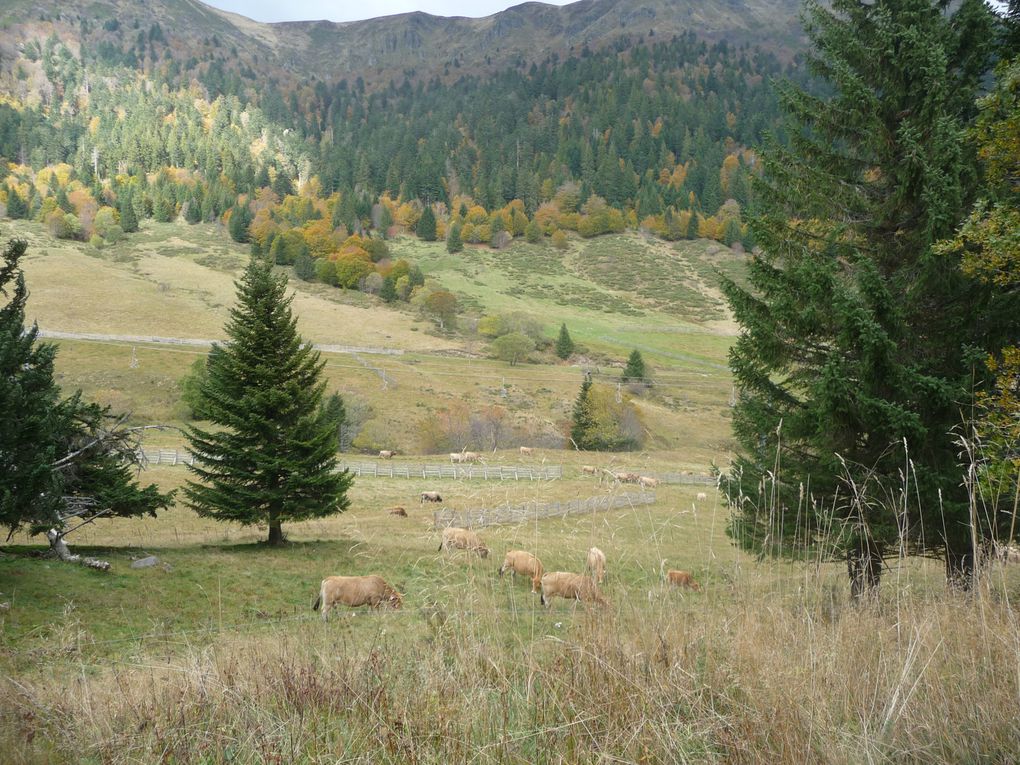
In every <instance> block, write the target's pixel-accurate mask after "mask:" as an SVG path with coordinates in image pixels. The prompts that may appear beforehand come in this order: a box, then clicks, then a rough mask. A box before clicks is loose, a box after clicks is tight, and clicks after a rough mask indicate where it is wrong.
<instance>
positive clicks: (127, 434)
mask: <svg viewBox="0 0 1020 765" xmlns="http://www.w3.org/2000/svg"><path fill="white" fill-rule="evenodd" d="M26 250H27V245H26V244H25V242H23V241H18V240H15V241H12V242H9V243H8V245H7V246H6V248H5V249H4V251H3V254H2V256H0V296H2V297H4V298H8V299H7V302H6V303H5V304H3V305H2V307H0V412H2V413H3V414H2V416H0V526H4V527H6V528H7V529H8V530H9V531H10V532H12V533H13V532H14V531H17V530H18V529H19V528H22V527H24V526H27V527H29V528H30V529H31V530H32V531H42V530H45V529H48V528H51V527H52V528H55V529H56V530H57V531H58V533H59V532H62V531H63V523H64V520H65V519H66V518H69V517H71V516H72V515H73V516H74V517H75V518H76V519H77V520H78V521H79V522H81V521H87V520H89V519H93V518H96V517H99V516H100V515H103V516H138V515H144V514H151V515H155V513H156V510H159V509H162V508H166V507H167V506H168V505H169V503H170V501H171V498H172V493H171V494H162V493H161V492H159V491H158V490H157V489H156V488H155V487H154V486H148V487H146V488H141V487H139V486H138V484H137V483H136V482H135V480H134V478H133V475H132V472H131V467H132V466H133V465H134V463H135V462H136V461H137V456H136V455H137V444H136V443H135V442H134V440H133V438H132V433H131V431H129V430H127V429H125V428H123V427H122V425H121V423H122V422H123V419H124V418H123V417H113V416H112V415H111V413H110V411H109V409H108V408H104V407H100V406H98V405H97V404H93V403H89V402H87V401H85V400H84V399H83V398H82V396H81V394H80V393H75V394H73V395H71V396H69V397H67V398H63V397H62V395H61V392H60V389H59V387H58V386H57V384H56V382H55V380H54V359H55V357H56V353H57V347H56V346H55V345H52V344H48V343H38V342H37V340H38V334H39V330H38V328H37V327H35V326H32V327H30V328H28V329H26V328H25V303H26V301H27V298H28V290H27V288H26V287H25V279H24V276H23V274H22V271H21V267H20V265H19V261H20V259H21V258H22V257H23V256H24V254H25V252H26Z"/></svg>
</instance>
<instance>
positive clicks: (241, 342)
mask: <svg viewBox="0 0 1020 765" xmlns="http://www.w3.org/2000/svg"><path fill="white" fill-rule="evenodd" d="M291 300H292V298H291V297H287V295H286V279H285V278H284V277H282V276H276V275H274V273H273V270H272V265H271V264H270V263H269V262H268V261H265V260H256V259H252V261H251V262H250V263H249V265H248V268H247V269H246V270H245V272H244V275H243V276H242V277H241V280H240V281H239V282H238V283H237V305H236V306H235V307H234V308H233V309H231V312H230V320H229V321H228V322H227V326H226V331H227V335H228V336H229V338H230V342H229V344H228V345H225V346H221V345H214V346H213V349H212V352H211V353H210V354H209V364H208V377H207V380H206V382H205V383H204V384H203V386H202V390H201V395H202V399H203V402H202V412H203V415H204V416H205V417H206V418H207V419H209V420H211V421H212V422H213V423H214V424H216V425H218V426H219V427H220V428H221V429H217V430H212V429H209V430H206V429H202V428H198V427H192V428H190V429H189V431H188V440H189V442H190V444H191V450H192V452H193V453H194V455H195V464H194V465H193V466H192V467H191V470H192V472H193V473H194V474H195V476H196V477H197V478H198V479H199V480H198V481H189V482H188V485H187V487H186V488H185V490H184V491H185V495H186V496H187V498H188V502H189V504H190V505H191V507H192V508H193V509H194V510H195V511H196V512H198V514H199V515H202V516H207V517H211V518H215V519H216V520H221V521H236V522H238V523H241V524H244V525H252V524H257V523H259V524H261V523H264V524H267V525H268V526H269V539H268V541H269V543H270V544H279V543H280V542H282V541H283V538H284V537H283V528H282V524H283V522H284V521H297V520H304V519H307V518H320V517H324V516H327V515H332V514H334V513H339V512H342V511H343V510H345V509H346V508H347V507H348V505H349V504H350V501H349V500H348V498H347V490H348V488H349V487H350V485H351V481H352V478H351V476H350V475H349V474H348V473H347V471H343V472H337V471H336V468H337V464H336V448H337V435H336V434H337V427H338V423H336V422H333V421H332V419H331V417H332V415H331V412H332V411H335V408H330V407H327V408H323V407H320V403H321V401H322V395H323V388H324V383H323V382H322V379H321V377H322V368H323V366H324V364H325V362H323V361H321V360H320V358H319V353H318V352H317V351H315V350H313V349H312V347H311V346H309V345H306V344H304V343H303V342H302V340H301V337H300V336H299V335H298V332H297V319H296V318H295V317H294V316H293V315H292V313H291V309H290V303H291Z"/></svg>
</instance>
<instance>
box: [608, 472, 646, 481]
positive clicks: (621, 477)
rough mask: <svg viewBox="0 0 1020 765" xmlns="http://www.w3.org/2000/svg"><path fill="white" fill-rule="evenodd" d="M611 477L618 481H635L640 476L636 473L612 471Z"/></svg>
mask: <svg viewBox="0 0 1020 765" xmlns="http://www.w3.org/2000/svg"><path fill="white" fill-rule="evenodd" d="M613 478H615V479H616V480H617V481H619V482H620V483H637V482H638V480H639V479H640V478H641V476H639V475H638V474H637V473H613Z"/></svg>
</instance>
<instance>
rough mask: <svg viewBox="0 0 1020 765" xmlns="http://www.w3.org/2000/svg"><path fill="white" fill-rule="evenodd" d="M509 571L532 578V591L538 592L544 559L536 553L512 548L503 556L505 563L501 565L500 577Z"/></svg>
mask: <svg viewBox="0 0 1020 765" xmlns="http://www.w3.org/2000/svg"><path fill="white" fill-rule="evenodd" d="M507 571H512V572H513V573H514V574H522V575H524V576H526V577H528V578H530V579H531V591H532V592H538V588H539V586H540V585H541V584H542V561H540V560H539V559H538V558H536V557H535V556H534V555H532V554H531V553H529V552H525V551H524V550H510V552H508V553H507V554H506V556H505V557H504V558H503V565H502V566H500V567H499V575H500V577H502V576H503V574H504V573H506V572H507Z"/></svg>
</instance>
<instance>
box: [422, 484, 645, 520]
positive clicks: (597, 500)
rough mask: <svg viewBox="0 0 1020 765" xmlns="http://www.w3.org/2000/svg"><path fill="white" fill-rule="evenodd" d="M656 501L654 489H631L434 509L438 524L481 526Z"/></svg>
mask: <svg viewBox="0 0 1020 765" xmlns="http://www.w3.org/2000/svg"><path fill="white" fill-rule="evenodd" d="M654 502H655V492H654V491H642V492H631V493H627V494H603V495H601V496H598V497H589V498H588V499H572V500H569V501H567V502H538V501H535V502H525V503H524V504H523V505H513V506H511V505H504V506H503V507H494V508H485V509H478V510H451V509H450V508H448V507H444V508H443V509H442V510H436V511H435V513H433V517H432V520H433V524H434V526H435V528H437V529H442V528H446V527H447V526H459V527H462V528H481V527H482V526H499V525H503V524H511V523H526V522H527V521H533V520H535V519H538V518H561V517H563V516H567V515H580V514H581V513H601V512H606V511H607V510H618V509H620V508H622V507H640V506H643V505H651V504H653V503H654Z"/></svg>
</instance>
